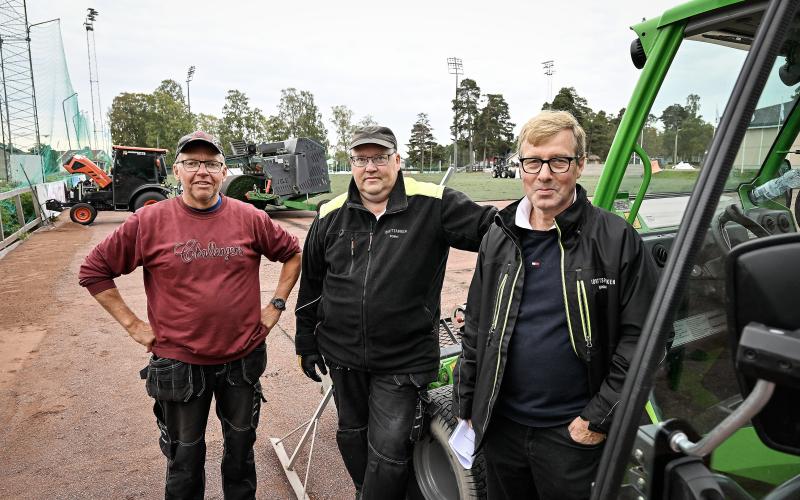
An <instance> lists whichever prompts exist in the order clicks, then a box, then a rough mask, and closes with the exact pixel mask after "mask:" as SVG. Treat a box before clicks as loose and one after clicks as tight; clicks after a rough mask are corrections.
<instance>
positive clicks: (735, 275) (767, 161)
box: [414, 0, 800, 499]
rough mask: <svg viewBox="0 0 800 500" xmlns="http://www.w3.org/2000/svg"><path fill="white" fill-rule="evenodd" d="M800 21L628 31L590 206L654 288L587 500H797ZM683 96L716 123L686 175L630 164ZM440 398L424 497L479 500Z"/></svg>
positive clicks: (428, 445) (682, 9)
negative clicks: (624, 242)
mask: <svg viewBox="0 0 800 500" xmlns="http://www.w3.org/2000/svg"><path fill="white" fill-rule="evenodd" d="M799 7H800V1H797V0H772V1H737V0H696V1H692V2H688V3H685V4H683V5H680V6H678V7H675V8H673V9H671V10H668V11H666V12H665V13H663V15H661V16H660V17H657V18H654V19H650V20H648V21H644V22H642V23H640V24H637V25H636V26H634V27H633V30H634V32H635V33H636V38H635V39H634V41H633V43H632V45H631V56H632V59H633V64H634V65H636V67H637V68H640V69H641V70H642V71H641V76H640V78H639V81H638V84H637V85H636V88H635V90H634V94H633V96H632V98H631V99H630V102H629V104H628V106H627V108H626V112H625V114H624V116H623V118H622V121H621V122H620V125H619V129H618V131H617V133H616V136H615V139H614V142H613V145H612V147H611V150H610V152H609V155H608V158H607V161H606V164H605V167H604V169H603V172H602V174H601V177H600V181H599V184H598V186H597V188H596V191H595V193H594V199H593V202H594V204H595V205H597V206H600V207H602V208H605V209H608V210H612V211H615V212H617V213H618V214H619V215H620V216H622V217H625V218H626V219H627V220H628V221H629V222H630V223H631V224H633V225H634V227H636V228H637V229H638V230H639V231H640V232H641V234H642V237H643V239H644V241H645V244H646V246H647V247H648V249H649V250H650V251H651V252H652V255H653V258H654V260H655V262H656V264H657V265H658V266H659V269H660V272H661V279H660V282H659V286H658V289H657V292H656V296H655V297H653V301H652V304H653V305H652V307H651V310H650V311H649V313H648V316H647V320H646V322H645V328H644V330H643V332H642V338H641V341H640V345H639V348H638V350H637V352H636V354H635V356H634V358H633V359H632V361H631V366H630V368H629V375H628V378H627V380H626V385H625V388H624V390H623V394H622V397H621V400H620V403H619V405H618V406H617V408H616V410H615V417H614V426H613V428H612V430H611V432H610V434H609V436H608V440H607V441H606V445H605V450H604V455H603V459H602V462H601V464H600V466H599V470H598V475H597V481H596V483H595V487H594V489H593V494H592V495H593V498H595V499H612V498H636V499H639V498H642V499H644V498H670V499H683V498H709V499H712V498H736V499H749V498H761V497H764V498H770V499H777V498H800V234H798V232H797V222H796V219H795V216H796V215H798V214H796V213H795V214H794V215H793V214H792V211H791V204H792V203H791V200H792V197H791V193H789V194H788V196H787V190H786V188H787V187H792V186H795V187H796V185H794V184H792V183H791V182H789V181H787V179H789V176H792V175H793V172H794V178H796V177H797V175H796V172H795V171H794V170H792V169H791V167H794V168H797V167H798V163H800V155H797V154H796V153H795V152H797V151H798V150H800V147H799V146H798V143H800V141H799V140H798V133H800V106H798V96H799V95H800V85H799V84H800V17H798V8H799ZM687 96H694V97H691V98H690V101H691V102H687V105H690V104H691V103H694V104H696V105H697V106H698V109H696V112H697V113H696V114H697V115H698V116H706V117H714V116H717V115H719V118H718V119H717V120H714V122H713V123H710V125H711V126H712V127H713V130H712V132H711V133H710V134H708V140H707V141H706V142H707V145H706V146H705V148H704V150H703V151H704V152H705V154H704V155H702V157H701V158H697V159H694V161H693V162H692V163H693V165H694V170H685V171H678V170H670V169H667V170H664V171H661V172H657V173H653V171H652V170H651V168H650V167H642V166H641V165H636V166H631V167H629V163H630V162H629V160H630V158H631V156H632V155H637V156H638V157H640V158H641V160H642V161H641V164H642V165H645V166H649V165H651V161H650V158H649V157H648V154H647V149H648V144H646V143H645V144H644V145H642V144H641V141H642V137H643V136H644V134H642V130H643V127H644V126H645V122H646V120H647V118H648V116H649V115H650V114H654V115H659V114H660V113H661V112H662V111H663V110H664V109H665V108H666V107H668V106H669V105H671V104H673V103H676V102H683V101H684V99H686V98H687ZM707 123H708V121H707ZM686 128H687V129H688V128H689V124H687V127H686ZM674 132H675V133H676V134H677V140H676V142H677V146H676V148H677V147H680V144H681V143H680V141H681V137H680V133H681V126H680V124H676V127H675V131H674ZM685 133H687V135H689V132H688V131H685ZM700 136H702V134H696V133H692V135H691V136H690V137H686V138H685V140H693V139H697V137H700ZM673 160H676V158H673ZM673 163H677V161H673ZM787 167H789V168H790V170H789V171H788V172H786V170H787ZM770 183H771V184H770ZM756 188H760V190H757V191H756V192H754V189H756ZM773 188H774V189H773ZM629 192H630V193H635V195H631V196H629V195H628V193H629ZM763 192H766V193H767V194H768V195H764V193H763ZM467 313H468V312H467ZM665 345H666V346H668V350H667V353H666V356H665V349H664V346H665ZM448 354H452V352H448ZM449 362H450V359H449V358H448V359H443V367H446V366H448V363H449ZM450 392H451V389H450V387H448V386H444V387H439V388H437V389H434V390H432V391H431V395H432V400H433V401H432V404H431V405H430V407H429V413H430V415H431V432H430V433H429V434H428V437H427V438H425V439H423V441H422V442H421V443H420V444H418V445H417V447H416V449H415V455H414V466H415V475H416V479H417V484H418V485H419V486H420V490H421V492H422V496H423V497H425V498H476V497H477V498H483V497H485V487H484V482H483V478H482V469H481V465H482V461H481V459H480V456H478V457H477V461H476V465H477V469H476V467H473V469H472V470H470V471H465V470H464V469H463V468H461V467H460V466H459V465H458V462H457V461H456V459H455V458H454V457H453V456H452V454H451V453H450V452H449V450H448V448H447V443H446V438H447V435H449V433H448V432H447V428H448V426H449V427H451V426H452V425H453V424H454V422H455V419H454V417H453V416H452V413H451V411H450V406H449V405H450V403H449V393H450ZM443 429H444V430H443Z"/></svg>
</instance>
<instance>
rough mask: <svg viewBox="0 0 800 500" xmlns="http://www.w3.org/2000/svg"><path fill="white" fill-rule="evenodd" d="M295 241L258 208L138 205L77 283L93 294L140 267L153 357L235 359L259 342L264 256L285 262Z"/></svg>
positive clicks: (227, 202)
mask: <svg viewBox="0 0 800 500" xmlns="http://www.w3.org/2000/svg"><path fill="white" fill-rule="evenodd" d="M298 252H300V247H299V245H298V243H297V238H296V237H294V236H292V235H290V234H289V233H288V232H287V231H286V230H285V229H283V228H282V227H281V226H279V225H278V224H276V223H274V222H273V221H272V220H271V219H270V218H269V216H267V214H266V213H264V212H263V211H260V210H258V209H256V208H255V207H253V206H251V205H248V204H246V203H242V202H240V201H238V200H233V199H231V198H228V197H223V198H222V205H221V206H220V207H219V209H217V210H215V211H213V212H197V211H195V210H192V209H191V208H189V207H187V206H186V205H185V204H184V203H183V201H182V200H181V199H180V198H172V199H170V200H166V201H162V202H160V203H156V204H154V205H150V206H148V207H145V208H142V209H140V210H138V211H137V212H136V213H134V214H133V215H131V216H130V217H128V219H127V220H126V221H125V222H124V223H123V224H122V225H121V226H120V227H118V228H117V229H116V230H115V231H114V232H113V233H112V234H111V235H109V236H108V237H107V238H106V239H105V240H104V241H103V242H101V243H100V244H99V245H97V246H96V247H95V248H94V249H93V250H92V251H91V253H89V255H88V256H87V257H86V260H85V261H84V263H83V265H82V266H81V269H80V274H79V280H80V284H81V286H84V287H86V288H87V289H88V290H89V292H90V293H91V294H92V295H96V294H98V293H100V292H102V291H104V290H108V289H109V288H113V287H115V286H116V285H115V284H114V278H116V277H117V276H120V275H123V274H128V273H130V272H132V271H133V270H134V269H136V268H137V267H139V266H142V267H143V268H144V288H145V292H146V294H147V316H148V318H149V321H150V325H151V327H152V329H153V332H154V334H155V336H156V341H155V344H154V345H153V348H152V351H153V353H154V354H156V355H157V356H162V357H166V358H173V359H178V360H181V361H184V362H187V363H195V364H217V363H226V362H228V361H232V360H235V359H238V358H240V357H242V356H244V355H246V354H247V353H249V352H250V351H251V350H252V349H254V348H255V347H256V346H257V345H259V344H260V343H261V341H263V340H264V338H265V337H266V335H267V331H266V329H265V328H264V326H263V325H262V324H261V294H260V283H259V273H258V269H259V264H260V261H261V256H262V255H263V256H265V257H267V258H268V259H270V260H272V261H279V262H286V261H287V260H288V259H289V258H291V257H292V256H293V255H294V254H296V253H298Z"/></svg>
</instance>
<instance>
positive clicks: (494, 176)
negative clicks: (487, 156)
mask: <svg viewBox="0 0 800 500" xmlns="http://www.w3.org/2000/svg"><path fill="white" fill-rule="evenodd" d="M492 178H493V179H497V170H494V169H492Z"/></svg>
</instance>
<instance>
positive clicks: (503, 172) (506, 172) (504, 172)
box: [500, 170, 508, 179]
mask: <svg viewBox="0 0 800 500" xmlns="http://www.w3.org/2000/svg"><path fill="white" fill-rule="evenodd" d="M506 177H508V170H503V171H502V172H500V178H502V179H505V178H506Z"/></svg>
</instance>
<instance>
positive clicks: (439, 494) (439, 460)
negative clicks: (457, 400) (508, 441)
mask: <svg viewBox="0 0 800 500" xmlns="http://www.w3.org/2000/svg"><path fill="white" fill-rule="evenodd" d="M429 394H430V398H431V404H430V405H428V417H429V419H430V427H429V429H428V432H427V433H426V434H425V436H423V437H422V439H421V440H419V441H417V443H416V444H415V445H414V457H413V466H414V478H415V479H416V484H415V485H414V488H413V489H415V490H417V494H418V495H421V498H425V499H427V500H434V499H435V500H461V499H467V498H469V499H475V498H477V499H484V498H486V472H485V471H486V464H485V462H484V460H483V453H478V455H477V456H476V457H475V460H474V462H473V463H472V468H471V469H469V470H467V469H464V468H463V467H462V466H461V464H460V463H459V462H458V458H456V456H455V455H454V454H453V452H452V451H450V445H449V444H448V443H447V440H448V439H450V435H451V434H452V433H453V430H454V429H455V428H456V425H457V424H458V420H457V419H456V416H455V414H454V413H453V409H452V394H453V386H452V385H446V386H444V387H439V388H438V389H434V390H432V391H430V393H429Z"/></svg>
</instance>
